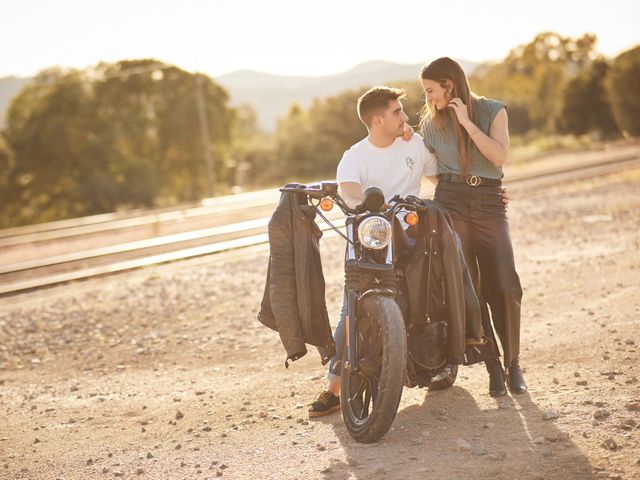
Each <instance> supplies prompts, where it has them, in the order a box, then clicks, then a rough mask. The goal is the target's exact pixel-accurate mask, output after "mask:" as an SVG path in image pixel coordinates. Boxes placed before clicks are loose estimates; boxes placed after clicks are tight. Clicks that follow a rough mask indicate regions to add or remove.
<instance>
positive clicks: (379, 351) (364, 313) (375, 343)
mask: <svg viewBox="0 0 640 480" xmlns="http://www.w3.org/2000/svg"><path fill="white" fill-rule="evenodd" d="M357 330H358V331H357V335H356V337H357V348H356V350H357V355H358V367H359V368H358V371H357V372H352V371H350V370H349V369H348V368H343V371H342V377H341V385H340V404H341V409H342V418H343V420H344V423H345V425H346V427H347V430H348V431H349V433H350V434H351V436H352V437H353V438H354V439H355V440H356V441H358V442H362V443H372V442H376V441H378V440H379V439H380V438H382V436H383V435H384V434H385V433H387V431H388V430H389V427H391V424H392V423H393V420H394V419H395V416H396V412H397V410H398V405H399V404H400V398H401V397H402V388H403V383H404V382H403V380H404V374H405V362H406V358H407V339H406V333H405V326H404V320H403V317H402V312H401V311H400V308H399V307H398V305H397V303H396V302H395V300H394V299H393V298H391V297H387V296H382V295H372V296H370V297H366V298H365V299H364V300H363V301H362V303H361V304H360V306H359V314H358V321H357ZM346 350H347V349H346V346H345V353H344V356H343V358H345V359H346V358H347V351H346Z"/></svg>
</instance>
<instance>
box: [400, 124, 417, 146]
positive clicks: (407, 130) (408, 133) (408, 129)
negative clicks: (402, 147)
mask: <svg viewBox="0 0 640 480" xmlns="http://www.w3.org/2000/svg"><path fill="white" fill-rule="evenodd" d="M413 133H414V132H413V127H412V126H411V125H409V124H408V123H405V124H404V127H402V139H403V140H404V141H405V142H408V141H409V140H411V137H413Z"/></svg>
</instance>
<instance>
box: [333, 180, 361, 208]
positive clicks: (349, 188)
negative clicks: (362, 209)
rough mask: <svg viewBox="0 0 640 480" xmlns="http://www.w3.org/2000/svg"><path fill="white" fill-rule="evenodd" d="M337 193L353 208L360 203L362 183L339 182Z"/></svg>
mask: <svg viewBox="0 0 640 480" xmlns="http://www.w3.org/2000/svg"><path fill="white" fill-rule="evenodd" d="M338 193H339V194H340V196H341V197H342V199H343V200H344V201H345V202H347V205H348V206H349V207H351V208H355V207H356V206H357V205H360V203H362V185H360V184H359V183H356V182H342V183H340V186H339V189H338Z"/></svg>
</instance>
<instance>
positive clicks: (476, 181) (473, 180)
mask: <svg viewBox="0 0 640 480" xmlns="http://www.w3.org/2000/svg"><path fill="white" fill-rule="evenodd" d="M467 185H469V186H471V187H477V186H478V185H480V177H478V176H477V175H471V176H469V177H467Z"/></svg>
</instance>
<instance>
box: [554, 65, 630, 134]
mask: <svg viewBox="0 0 640 480" xmlns="http://www.w3.org/2000/svg"><path fill="white" fill-rule="evenodd" d="M608 68H609V66H608V65H607V62H606V61H605V60H604V59H598V60H596V61H594V62H593V63H592V64H591V65H590V66H589V67H588V68H587V69H585V70H584V71H583V72H582V73H580V74H579V75H578V76H576V77H575V78H573V79H572V80H571V81H569V83H568V84H567V88H566V90H565V94H564V102H563V107H562V113H561V116H560V122H559V127H560V130H561V131H562V132H564V133H572V134H574V135H583V134H585V133H589V132H597V133H599V134H600V135H602V136H604V137H612V136H615V135H616V134H619V130H618V126H617V124H616V122H615V120H614V118H613V113H612V111H611V105H610V104H609V101H608V99H607V97H606V91H605V87H604V80H605V77H606V75H607V70H608Z"/></svg>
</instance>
